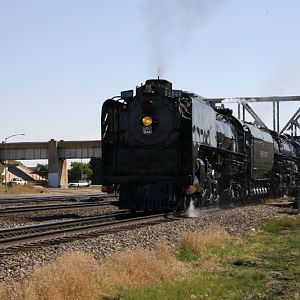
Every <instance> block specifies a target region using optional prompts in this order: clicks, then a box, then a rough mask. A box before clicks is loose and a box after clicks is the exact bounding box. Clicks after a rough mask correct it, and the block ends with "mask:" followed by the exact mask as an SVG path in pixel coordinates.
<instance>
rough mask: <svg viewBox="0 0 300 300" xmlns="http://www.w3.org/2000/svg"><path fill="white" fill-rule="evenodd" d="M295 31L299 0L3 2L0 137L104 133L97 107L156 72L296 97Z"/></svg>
mask: <svg viewBox="0 0 300 300" xmlns="http://www.w3.org/2000/svg"><path fill="white" fill-rule="evenodd" d="M299 37H300V1H297V0H286V1H283V0H249V1H247V0H224V1H222V0H169V1H168V0H127V1H124V0H119V1H116V0H85V1H84V0H81V1H79V0H77V1H76V0H51V1H50V0H43V1H40V0H26V1H23V0H0V101H1V102H0V103H1V106H0V109H1V116H0V120H1V131H0V141H2V140H4V138H5V137H7V136H9V135H12V134H16V133H25V134H26V136H18V137H14V138H12V139H10V140H9V141H10V142H17V141H48V140H50V139H51V138H54V139H57V140H61V139H63V140H89V139H100V110H101V103H102V102H103V101H104V100H105V99H107V98H109V97H112V96H115V95H119V94H120V91H121V90H127V89H134V88H135V86H136V85H138V84H140V83H142V82H144V81H145V80H146V79H148V78H153V77H157V75H158V73H159V74H160V76H161V78H165V79H168V80H170V81H172V82H173V87H174V88H175V89H183V90H189V91H193V92H196V93H198V94H200V95H202V96H205V97H233V96H271V95H278V96H280V95H300V84H299V79H300V59H299V56H300V38H299ZM299 106H300V103H290V104H284V107H283V109H282V110H281V112H282V114H281V123H282V125H284V123H285V122H286V121H287V120H288V119H289V118H290V117H291V116H292V114H293V113H294V112H295V111H296V109H297V108H298V107H299ZM271 107H272V105H271V104H266V105H256V106H255V109H256V111H257V112H258V114H259V115H260V116H261V117H262V119H263V120H264V121H266V123H267V124H268V125H269V126H271V125H272V122H271V115H272V114H271Z"/></svg>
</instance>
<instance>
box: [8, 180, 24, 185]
mask: <svg viewBox="0 0 300 300" xmlns="http://www.w3.org/2000/svg"><path fill="white" fill-rule="evenodd" d="M8 184H11V185H13V184H20V185H25V184H27V181H26V180H23V179H22V178H12V179H11V181H10V182H8Z"/></svg>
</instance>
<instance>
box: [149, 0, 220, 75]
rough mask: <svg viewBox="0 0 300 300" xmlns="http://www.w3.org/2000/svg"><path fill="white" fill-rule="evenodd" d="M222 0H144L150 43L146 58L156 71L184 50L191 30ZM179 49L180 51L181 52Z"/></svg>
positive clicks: (163, 67)
mask: <svg viewBox="0 0 300 300" xmlns="http://www.w3.org/2000/svg"><path fill="white" fill-rule="evenodd" d="M220 2H222V0H146V2H145V6H144V12H145V17H144V19H145V29H146V30H145V39H146V43H149V47H148V49H149V56H150V59H149V62H150V64H151V67H152V68H153V67H155V68H156V70H157V73H158V74H157V75H160V76H163V75H165V72H166V69H167V67H168V66H169V64H170V63H171V62H172V58H173V57H174V56H175V55H177V54H184V50H185V49H187V48H188V46H189V44H190V41H191V39H192V38H199V39H201V37H194V36H193V33H194V32H195V30H196V29H197V28H199V26H201V25H202V24H204V22H205V21H206V19H207V17H208V15H209V14H210V13H211V12H212V11H213V10H214V9H215V8H216V7H217V5H218V4H219V3H220ZM180 52H181V53H180Z"/></svg>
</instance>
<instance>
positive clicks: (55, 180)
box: [48, 140, 68, 187]
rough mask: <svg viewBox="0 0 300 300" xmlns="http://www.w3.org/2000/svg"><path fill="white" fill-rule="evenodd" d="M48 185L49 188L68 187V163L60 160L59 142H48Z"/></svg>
mask: <svg viewBox="0 0 300 300" xmlns="http://www.w3.org/2000/svg"><path fill="white" fill-rule="evenodd" d="M48 185H49V187H66V186H68V170H67V161H66V160H65V159H58V142H57V141H55V140H50V141H49V142H48Z"/></svg>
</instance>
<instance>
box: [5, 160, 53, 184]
mask: <svg viewBox="0 0 300 300" xmlns="http://www.w3.org/2000/svg"><path fill="white" fill-rule="evenodd" d="M1 175H2V176H3V182H5V170H4V168H3V171H2V173H1ZM13 178H20V179H23V180H25V181H27V182H28V183H32V184H38V185H47V183H48V180H47V179H46V178H44V177H42V176H40V175H39V174H35V173H34V172H33V170H31V169H30V168H27V167H25V166H23V165H19V164H16V163H9V164H8V169H7V172H6V181H7V182H10V181H12V179H13Z"/></svg>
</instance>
